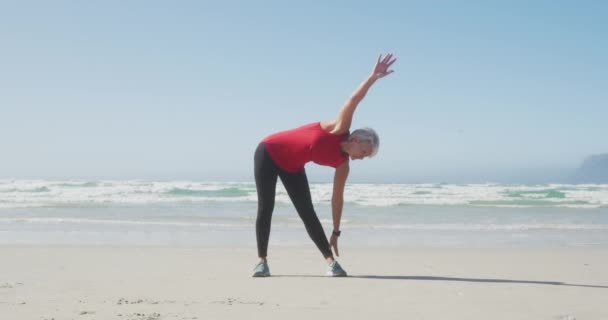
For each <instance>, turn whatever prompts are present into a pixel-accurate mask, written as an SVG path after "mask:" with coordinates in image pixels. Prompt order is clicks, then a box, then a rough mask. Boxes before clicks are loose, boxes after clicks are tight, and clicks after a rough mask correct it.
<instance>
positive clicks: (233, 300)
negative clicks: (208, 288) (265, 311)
mask: <svg viewBox="0 0 608 320" xmlns="http://www.w3.org/2000/svg"><path fill="white" fill-rule="evenodd" d="M210 303H218V304H226V305H229V306H231V305H233V304H257V305H259V306H263V305H264V304H265V302H262V301H243V300H240V299H239V298H231V297H228V298H226V300H221V301H211V302H210Z"/></svg>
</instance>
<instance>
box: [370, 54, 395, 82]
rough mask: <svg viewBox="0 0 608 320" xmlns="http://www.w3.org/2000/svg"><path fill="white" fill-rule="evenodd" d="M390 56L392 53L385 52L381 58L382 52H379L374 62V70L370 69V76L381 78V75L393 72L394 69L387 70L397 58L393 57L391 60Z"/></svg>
mask: <svg viewBox="0 0 608 320" xmlns="http://www.w3.org/2000/svg"><path fill="white" fill-rule="evenodd" d="M392 57H393V54H392V53H389V54H387V55H386V56H385V57H384V58H382V54H380V55H379V56H378V61H377V62H376V65H375V66H374V70H373V71H372V76H373V77H374V78H376V79H380V78H383V77H385V76H387V75H389V74H391V73H393V72H395V70H388V68H389V67H390V66H391V65H392V64H393V63H394V62H395V61H397V58H394V59H393V60H391V58H392Z"/></svg>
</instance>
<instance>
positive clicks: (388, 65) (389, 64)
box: [386, 58, 397, 68]
mask: <svg viewBox="0 0 608 320" xmlns="http://www.w3.org/2000/svg"><path fill="white" fill-rule="evenodd" d="M395 61H397V58H395V59H393V61H391V62H389V63H388V64H387V65H386V67H387V68H388V67H390V66H391V64H393V63H395Z"/></svg>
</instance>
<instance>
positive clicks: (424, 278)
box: [272, 275, 608, 289]
mask: <svg viewBox="0 0 608 320" xmlns="http://www.w3.org/2000/svg"><path fill="white" fill-rule="evenodd" d="M272 277H292V278H327V276H322V275H272ZM342 279H375V280H410V281H416V280H417V281H458V282H481V283H519V284H541V285H552V286H569V287H586V288H603V289H608V286H600V285H589V284H573V283H566V282H559V281H532V280H512V279H482V278H452V277H433V276H376V275H351V276H348V277H346V278H342Z"/></svg>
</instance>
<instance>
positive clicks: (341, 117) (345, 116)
mask: <svg viewBox="0 0 608 320" xmlns="http://www.w3.org/2000/svg"><path fill="white" fill-rule="evenodd" d="M392 57H393V54H392V53H391V54H388V55H386V56H385V57H384V58H382V54H380V55H379V56H378V61H376V65H375V66H374V69H373V70H372V73H371V74H370V75H369V76H368V77H367V79H365V80H364V81H363V82H362V83H361V84H360V85H359V87H358V88H357V90H355V92H353V94H352V95H351V96H350V97H349V98H348V100H346V102H345V103H344V105H343V106H342V108H341V109H340V112H339V113H338V117H337V118H336V120H335V121H334V126H333V127H334V130H333V132H334V133H336V134H342V133H346V132H348V130H350V125H351V123H352V121H353V114H354V113H355V109H357V106H358V105H359V102H361V100H363V98H364V97H365V95H366V94H367V91H368V90H369V88H371V86H372V85H373V84H374V82H376V80H378V79H380V78H383V77H385V76H387V75H389V74H391V73H393V72H394V71H393V70H388V68H389V67H390V66H391V65H392V64H393V63H394V62H395V61H396V60H397V58H395V59H392V60H391V58H392Z"/></svg>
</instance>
